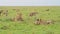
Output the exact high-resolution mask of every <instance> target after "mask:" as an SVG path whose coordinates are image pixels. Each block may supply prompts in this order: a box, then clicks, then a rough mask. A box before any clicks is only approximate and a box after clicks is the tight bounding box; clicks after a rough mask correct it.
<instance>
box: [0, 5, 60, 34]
mask: <svg viewBox="0 0 60 34" xmlns="http://www.w3.org/2000/svg"><path fill="white" fill-rule="evenodd" d="M14 8H16V9H20V12H21V13H23V18H24V21H16V22H12V21H10V20H8V19H9V18H11V17H14V16H15V14H16V11H13V10H12V9H14ZM0 9H4V10H5V9H8V10H9V14H8V16H7V17H6V16H4V15H2V16H0V34H60V21H59V20H60V17H59V16H60V6H34V7H33V6H29V7H28V6H27V7H23V6H22V7H9V6H5V7H0ZM46 9H50V10H49V11H46ZM32 11H37V12H39V14H38V15H37V16H33V17H29V16H28V15H29V13H30V12H32ZM37 18H41V19H44V20H49V19H53V20H55V21H56V22H55V23H54V24H49V25H35V24H34V21H35V19H37ZM3 26H8V29H6V30H4V29H1V27H3Z"/></svg>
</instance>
